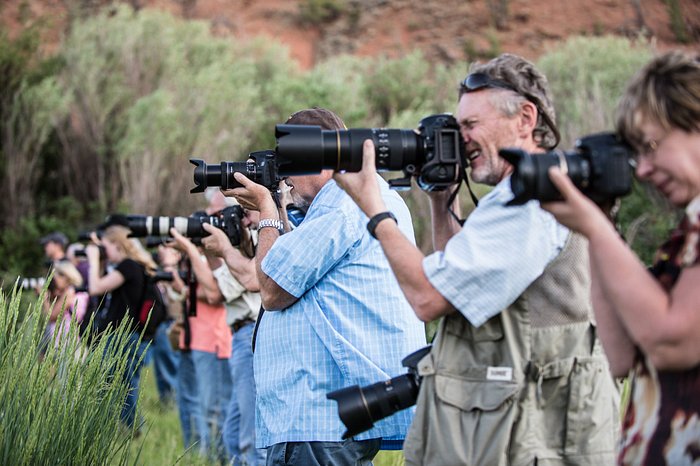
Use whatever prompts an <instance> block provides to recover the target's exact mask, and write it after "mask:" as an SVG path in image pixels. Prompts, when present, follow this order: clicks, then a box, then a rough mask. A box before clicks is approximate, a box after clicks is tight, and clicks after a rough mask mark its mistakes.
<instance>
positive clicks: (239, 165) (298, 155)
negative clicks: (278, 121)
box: [190, 113, 466, 193]
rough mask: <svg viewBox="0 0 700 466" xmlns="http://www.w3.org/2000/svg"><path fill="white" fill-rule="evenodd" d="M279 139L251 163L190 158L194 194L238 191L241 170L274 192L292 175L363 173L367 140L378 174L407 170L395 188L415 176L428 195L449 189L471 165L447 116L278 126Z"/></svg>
mask: <svg viewBox="0 0 700 466" xmlns="http://www.w3.org/2000/svg"><path fill="white" fill-rule="evenodd" d="M275 137H276V138H277V147H276V148H275V150H274V151H272V150H265V151H259V152H252V153H251V154H250V155H249V159H248V160H247V161H246V162H221V164H220V165H207V164H206V163H204V162H203V161H202V160H199V159H190V162H191V163H193V164H194V165H195V171H194V183H195V187H194V188H193V189H192V190H191V191H190V192H193V193H196V192H202V191H204V190H205V189H206V188H207V187H208V186H220V187H221V188H222V189H230V188H235V187H239V186H240V184H239V183H238V182H237V181H236V180H235V179H234V177H233V175H234V173H237V172H238V173H243V174H244V175H245V176H246V177H248V178H249V179H251V180H253V181H255V182H256V183H258V184H262V185H263V186H266V187H268V188H269V189H270V190H271V191H275V190H276V189H277V185H278V184H279V181H280V180H281V179H282V178H285V177H287V176H292V175H310V174H315V173H320V172H321V171H322V170H334V171H337V172H341V171H347V172H358V171H360V170H361V169H362V145H363V143H364V141H365V140H366V139H371V140H372V141H373V142H374V147H375V154H376V167H377V170H378V171H398V170H400V171H403V173H404V176H403V177H402V178H398V179H393V180H390V181H389V184H390V185H391V187H392V188H394V189H408V188H410V187H411V177H415V178H416V180H417V182H418V185H419V186H420V187H421V188H422V189H424V190H426V191H437V190H442V189H445V188H447V187H448V186H451V185H453V184H456V183H458V182H459V181H460V180H461V170H460V169H461V168H462V167H464V166H465V164H466V160H465V157H464V142H463V140H462V137H461V135H460V132H459V124H458V123H457V120H455V118H454V117H453V116H452V115H450V114H447V113H443V114H437V115H431V116H428V117H426V118H423V119H422V120H421V121H420V124H419V126H418V128H417V129H415V130H413V129H388V128H356V129H346V130H324V129H322V128H321V127H320V126H308V125H277V126H275Z"/></svg>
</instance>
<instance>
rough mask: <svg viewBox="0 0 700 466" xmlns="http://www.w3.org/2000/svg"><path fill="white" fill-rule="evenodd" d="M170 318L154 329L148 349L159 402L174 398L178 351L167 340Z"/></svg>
mask: <svg viewBox="0 0 700 466" xmlns="http://www.w3.org/2000/svg"><path fill="white" fill-rule="evenodd" d="M172 323H173V321H172V320H166V321H164V322H162V323H161V324H160V325H159V326H158V328H157V329H156V334H155V335H154V336H153V342H152V343H151V347H150V349H149V353H151V357H152V358H153V369H154V372H155V375H156V388H158V398H159V399H160V401H161V403H167V402H169V401H171V400H174V399H175V391H176V387H177V368H178V366H179V365H180V353H178V352H177V351H173V349H172V347H171V346H170V341H168V333H167V330H168V327H170V325H171V324H172Z"/></svg>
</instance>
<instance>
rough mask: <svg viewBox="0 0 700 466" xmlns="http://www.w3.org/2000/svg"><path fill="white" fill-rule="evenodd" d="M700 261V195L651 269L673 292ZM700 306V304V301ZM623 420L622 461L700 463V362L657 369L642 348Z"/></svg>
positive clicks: (632, 463) (633, 462)
mask: <svg viewBox="0 0 700 466" xmlns="http://www.w3.org/2000/svg"><path fill="white" fill-rule="evenodd" d="M698 264H700V197H697V198H695V199H694V200H693V201H692V202H691V203H690V204H689V205H688V207H687V209H686V216H685V217H684V218H683V220H682V221H681V224H680V225H679V227H678V228H677V229H675V230H674V231H673V232H672V233H671V237H670V238H669V240H668V241H667V242H666V243H664V244H663V246H661V248H660V249H659V251H658V252H657V256H656V260H655V263H654V266H653V267H652V268H651V272H652V273H653V274H654V275H655V276H656V278H657V280H658V281H659V282H660V283H661V285H662V286H663V287H664V288H665V289H666V290H667V291H670V290H671V288H672V287H673V285H674V284H675V283H676V280H677V279H678V277H679V275H680V273H681V270H682V269H683V268H684V267H689V266H693V265H698ZM698 307H699V309H698V311H700V304H699V306H698ZM631 376H632V385H631V396H630V404H629V406H628V408H627V412H626V413H625V418H624V421H623V424H622V438H621V440H620V442H621V443H620V450H619V451H620V454H619V457H618V463H619V464H620V465H698V464H700V365H698V366H696V367H694V368H692V369H688V370H685V371H657V370H656V369H655V368H654V367H653V365H652V364H651V363H650V362H649V360H648V359H647V358H646V357H645V356H644V355H643V354H642V353H641V352H639V353H638V355H637V360H636V363H635V366H634V368H633V369H632V371H631Z"/></svg>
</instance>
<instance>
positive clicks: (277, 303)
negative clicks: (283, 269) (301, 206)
mask: <svg viewBox="0 0 700 466" xmlns="http://www.w3.org/2000/svg"><path fill="white" fill-rule="evenodd" d="M260 218H261V219H264V218H272V219H276V218H278V217H277V206H276V205H275V204H274V203H266V204H265V206H262V207H261V209H260ZM279 236H280V233H279V231H278V230H277V229H275V228H271V227H267V228H261V229H259V230H258V246H257V248H256V250H255V269H256V275H257V277H258V285H259V287H260V297H261V298H262V302H263V307H264V308H265V309H267V310H271V311H272V310H281V309H286V308H287V307H289V306H291V305H292V304H294V303H295V302H296V301H297V298H296V297H294V296H292V295H291V294H289V293H287V291H285V290H284V289H283V288H282V287H280V286H279V285H278V284H277V282H275V281H274V280H273V279H272V278H270V277H269V276H268V275H267V274H266V273H265V272H263V269H262V262H263V260H264V259H265V256H267V253H268V252H269V251H270V249H271V248H272V245H274V244H275V241H277V238H279Z"/></svg>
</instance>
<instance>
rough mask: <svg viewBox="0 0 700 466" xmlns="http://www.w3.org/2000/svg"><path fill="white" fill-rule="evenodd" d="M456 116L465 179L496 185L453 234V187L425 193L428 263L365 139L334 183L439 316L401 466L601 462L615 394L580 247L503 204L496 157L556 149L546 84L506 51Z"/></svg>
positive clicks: (420, 306)
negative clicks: (390, 205) (353, 167)
mask: <svg viewBox="0 0 700 466" xmlns="http://www.w3.org/2000/svg"><path fill="white" fill-rule="evenodd" d="M456 118H457V120H458V122H459V125H460V131H461V134H462V137H463V139H464V143H465V153H466V156H467V158H468V159H469V163H470V167H471V173H470V176H471V178H472V180H473V181H475V182H477V183H483V184H487V185H491V186H493V187H494V188H493V190H492V191H491V192H490V193H489V194H487V195H486V196H484V197H483V198H482V199H481V200H480V201H479V205H478V207H477V208H476V209H475V210H474V212H472V214H471V215H470V216H469V218H468V219H467V221H466V222H465V224H464V226H461V225H460V224H459V223H458V222H457V221H456V220H454V218H453V216H452V215H451V214H450V213H449V208H448V205H447V204H448V198H449V195H450V192H449V191H450V190H447V191H442V192H433V193H430V199H431V208H432V220H433V241H434V247H435V251H436V252H435V253H433V254H431V255H429V256H427V257H424V256H423V255H422V253H421V252H420V251H419V250H418V249H417V248H416V247H415V246H413V245H412V244H411V243H410V242H409V241H408V240H407V239H406V238H404V237H403V235H402V234H401V232H400V230H399V229H398V228H397V225H396V223H395V222H394V221H391V220H390V217H387V216H385V215H382V213H383V212H384V211H385V210H386V208H385V206H384V204H383V203H382V201H381V198H380V197H379V196H378V194H377V193H378V190H377V187H376V186H377V182H376V178H375V177H376V173H375V172H376V170H375V168H374V163H375V162H374V160H375V156H374V147H373V146H372V143H371V142H370V141H366V142H365V146H364V154H363V169H362V172H360V173H358V174H343V175H340V174H337V175H335V177H336V180H337V181H338V183H339V184H340V185H341V186H342V187H343V188H344V189H345V190H346V191H347V192H348V193H349V194H350V195H351V197H352V198H353V199H354V200H355V202H357V203H358V205H359V206H360V207H361V208H362V210H363V211H364V213H365V214H366V215H367V216H368V217H369V218H370V219H372V218H373V217H375V216H377V215H380V216H379V217H376V218H375V220H374V221H370V225H371V226H372V230H373V234H374V235H375V237H376V238H377V239H378V240H379V241H380V242H381V245H382V248H383V250H384V253H385V254H386V256H387V257H388V259H389V262H390V264H391V266H392V270H393V271H394V274H395V275H396V278H397V280H398V282H399V284H400V285H401V288H402V290H403V292H404V293H405V295H406V297H407V298H408V300H409V302H410V303H411V305H412V306H413V309H414V311H415V312H416V314H417V315H418V317H419V318H421V319H422V320H424V321H426V322H428V321H431V320H434V319H438V318H440V317H444V318H443V319H442V322H441V323H440V327H439V330H438V333H437V336H436V338H435V341H434V343H433V349H432V351H431V353H430V354H429V355H428V356H426V357H425V358H424V359H423V360H422V361H421V362H420V363H419V366H418V370H419V373H420V375H421V376H422V384H421V388H420V394H419V397H418V402H417V411H416V416H415V419H414V421H413V424H412V426H411V429H410V431H409V434H408V437H407V438H406V442H405V444H404V451H405V455H406V463H407V464H410V465H418V464H425V465H431V466H432V465H488V466H491V465H506V464H513V465H521V464H523V465H525V464H537V465H550V464H557V465H558V464H567V465H569V464H570V465H605V464H612V463H613V462H614V449H615V442H616V438H617V434H618V405H619V396H618V392H617V389H616V387H615V383H614V381H613V379H612V377H611V375H610V372H609V370H608V366H607V361H606V359H605V356H604V354H603V352H602V349H601V346H600V343H599V341H598V339H597V337H596V331H595V322H594V320H593V313H592V309H591V297H590V274H589V267H588V254H587V243H586V242H585V240H584V239H583V238H582V237H580V236H579V235H576V234H572V233H571V232H570V231H569V230H567V229H566V228H564V227H563V226H561V225H559V224H558V223H557V222H556V221H555V219H554V218H553V217H552V216H551V215H549V214H548V213H547V212H545V211H543V210H542V209H540V207H539V203H538V202H537V201H530V202H527V203H525V204H524V205H520V206H505V204H506V202H508V201H509V200H511V199H512V198H513V193H512V191H511V188H510V177H509V176H510V174H511V172H512V171H513V167H512V166H511V165H510V164H509V163H507V162H506V161H505V160H504V159H502V158H500V157H499V156H498V149H499V148H505V147H515V148H520V149H522V150H524V151H527V152H543V151H546V150H550V149H553V148H554V147H555V146H556V145H557V144H558V142H559V134H558V131H557V129H556V127H555V124H554V120H555V114H554V108H553V106H552V102H551V97H550V95H549V88H548V84H547V80H546V78H545V77H544V76H543V75H542V74H541V73H540V72H539V71H538V70H536V69H535V67H534V66H533V65H532V64H531V63H529V62H528V61H526V60H524V59H522V58H520V57H517V56H514V55H509V54H504V55H501V56H499V57H497V58H495V59H493V60H491V61H490V62H488V63H486V64H482V65H477V66H475V67H473V68H472V70H471V73H470V74H469V75H468V76H467V77H466V78H465V80H464V81H463V82H462V84H461V88H460V96H459V105H458V108H457V115H456ZM451 207H452V209H453V210H455V211H456V213H457V214H459V211H458V205H457V203H454V204H453V205H452V206H451ZM378 219H381V220H379V221H377V220H378ZM387 219H389V220H390V221H387Z"/></svg>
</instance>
